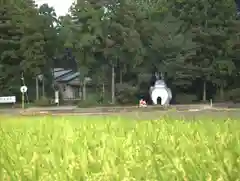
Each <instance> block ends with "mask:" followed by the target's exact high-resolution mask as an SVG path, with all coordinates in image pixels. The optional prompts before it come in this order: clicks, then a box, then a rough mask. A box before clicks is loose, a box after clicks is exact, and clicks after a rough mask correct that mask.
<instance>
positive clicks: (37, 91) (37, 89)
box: [36, 77, 39, 100]
mask: <svg viewBox="0 0 240 181" xmlns="http://www.w3.org/2000/svg"><path fill="white" fill-rule="evenodd" d="M38 85H39V84H38V77H36V100H39V87H38Z"/></svg>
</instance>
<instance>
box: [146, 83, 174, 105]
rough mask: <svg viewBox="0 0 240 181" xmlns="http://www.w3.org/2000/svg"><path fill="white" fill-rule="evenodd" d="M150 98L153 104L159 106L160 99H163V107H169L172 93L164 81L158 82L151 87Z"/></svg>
mask: <svg viewBox="0 0 240 181" xmlns="http://www.w3.org/2000/svg"><path fill="white" fill-rule="evenodd" d="M150 96H151V99H152V101H153V104H155V105H157V104H158V99H159V98H161V105H162V106H165V105H169V103H170V101H171V99H172V91H171V90H170V89H169V88H168V87H167V85H166V83H165V81H164V80H157V81H156V82H155V85H154V86H152V87H150Z"/></svg>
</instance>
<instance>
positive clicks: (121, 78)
mask: <svg viewBox="0 0 240 181" xmlns="http://www.w3.org/2000/svg"><path fill="white" fill-rule="evenodd" d="M119 78H120V84H122V83H123V73H122V70H120V77H119Z"/></svg>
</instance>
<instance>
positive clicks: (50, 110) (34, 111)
mask: <svg viewBox="0 0 240 181" xmlns="http://www.w3.org/2000/svg"><path fill="white" fill-rule="evenodd" d="M229 108H231V109H233V108H240V105H237V104H232V103H224V104H214V105H213V106H210V105H208V104H191V105H171V106H169V107H161V106H148V107H147V108H139V107H138V106H125V107H123V106H121V107H95V108H78V107H76V106H59V107H32V108H27V109H24V110H22V109H19V108H18V109H17V108H12V109H11V108H10V109H0V114H5V115H9V114H10V115H48V114H49V115H64V114H66V115H76V114H79V115H99V114H100V115H103V114H113V113H131V112H152V111H155V112H156V111H158V112H159V111H161V112H166V111H169V110H175V111H177V112H197V111H202V110H226V109H229Z"/></svg>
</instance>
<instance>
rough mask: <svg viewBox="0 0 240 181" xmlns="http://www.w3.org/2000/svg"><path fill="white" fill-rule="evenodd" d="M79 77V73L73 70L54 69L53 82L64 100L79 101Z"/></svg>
mask: <svg viewBox="0 0 240 181" xmlns="http://www.w3.org/2000/svg"><path fill="white" fill-rule="evenodd" d="M79 75H80V73H79V72H75V71H73V70H65V69H63V68H54V71H53V76H54V81H55V84H56V85H57V86H58V88H59V91H60V94H61V95H62V98H63V99H64V100H72V99H80V97H81V89H80V87H81V85H80V79H79Z"/></svg>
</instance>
